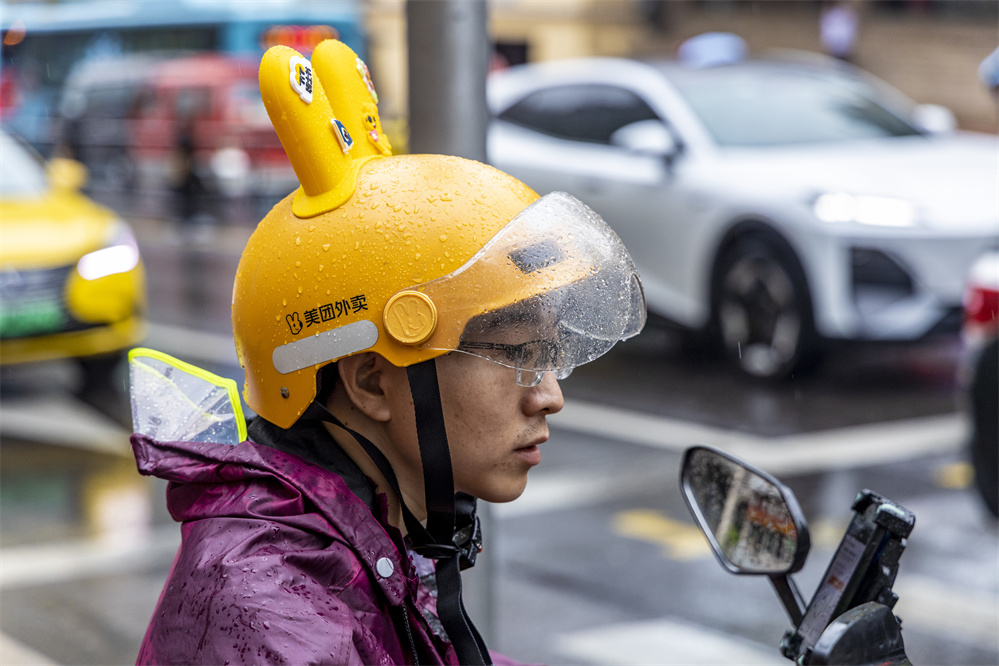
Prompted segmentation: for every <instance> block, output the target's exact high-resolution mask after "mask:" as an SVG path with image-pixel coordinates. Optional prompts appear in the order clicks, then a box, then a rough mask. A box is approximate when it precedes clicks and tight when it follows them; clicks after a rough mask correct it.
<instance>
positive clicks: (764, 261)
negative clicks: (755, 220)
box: [712, 235, 814, 380]
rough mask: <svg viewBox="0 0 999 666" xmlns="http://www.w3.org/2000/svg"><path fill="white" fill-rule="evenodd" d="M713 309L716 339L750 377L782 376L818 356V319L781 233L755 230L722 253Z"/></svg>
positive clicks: (717, 273) (800, 269) (806, 364)
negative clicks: (815, 328) (816, 354)
mask: <svg viewBox="0 0 999 666" xmlns="http://www.w3.org/2000/svg"><path fill="white" fill-rule="evenodd" d="M712 301H713V303H712V310H713V312H712V314H713V318H714V328H715V332H716V335H717V337H718V341H719V343H720V345H721V347H722V349H723V351H724V353H725V355H726V357H727V358H728V359H729V360H730V361H732V363H733V364H734V365H735V367H736V368H737V369H738V370H739V371H740V372H741V373H744V374H746V375H749V376H751V377H755V378H760V379H772V380H777V379H783V378H785V377H788V376H789V375H791V374H792V373H793V372H796V371H803V370H804V369H806V367H808V366H809V365H810V362H811V361H812V360H813V359H814V343H813V339H814V324H813V320H812V307H811V299H810V297H809V294H808V287H807V284H806V282H805V275H804V271H803V270H802V268H801V265H800V264H799V263H798V260H797V258H796V257H795V256H794V252H793V251H792V250H791V248H790V247H789V246H788V245H787V244H786V243H785V242H784V241H783V240H781V239H779V238H776V237H770V236H761V235H752V236H747V237H743V238H741V239H739V240H738V241H736V242H735V243H734V244H733V245H731V246H729V247H728V249H726V250H725V251H724V252H723V253H722V254H721V256H720V258H719V261H718V263H717V270H716V273H715V280H714V289H713V299H712Z"/></svg>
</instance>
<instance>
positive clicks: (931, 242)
mask: <svg viewBox="0 0 999 666" xmlns="http://www.w3.org/2000/svg"><path fill="white" fill-rule="evenodd" d="M488 93H489V104H490V109H491V111H492V114H493V116H494V118H493V121H492V122H491V124H490V129H489V137H488V155H489V160H490V162H491V163H492V164H494V165H496V166H497V167H499V168H500V169H502V170H504V171H507V172H509V173H511V174H513V175H515V176H517V177H519V178H520V179H522V180H523V181H524V182H526V183H527V184H528V185H530V186H532V187H533V188H535V189H536V190H538V191H539V192H540V193H542V194H543V193H546V192H549V191H553V190H563V191H566V192H569V193H571V194H573V195H575V196H577V197H579V198H580V199H582V200H583V201H584V202H586V203H587V204H589V205H590V206H591V207H592V208H594V209H595V210H596V211H597V212H599V213H600V214H601V215H602V216H603V217H604V218H605V219H606V220H607V222H608V223H609V224H610V225H611V226H612V227H613V228H614V229H615V230H616V231H617V232H618V234H619V235H620V236H621V238H622V240H623V241H624V243H625V245H627V247H628V248H629V250H630V251H631V253H632V255H633V256H634V258H635V262H636V264H637V266H638V269H639V271H640V273H641V274H642V281H643V285H644V287H645V295H646V300H647V302H648V304H649V308H650V310H651V312H652V313H653V314H656V315H660V316H661V317H664V318H666V319H667V320H670V321H672V322H674V323H677V324H680V325H681V326H683V327H684V328H686V329H690V330H694V331H700V332H705V333H714V334H717V336H718V340H720V341H721V343H722V344H723V345H724V348H725V349H726V351H727V353H728V355H729V356H730V357H731V359H732V360H733V361H734V362H735V363H736V364H737V365H738V367H739V368H740V369H741V370H742V371H743V372H745V373H748V374H750V375H753V376H758V377H764V378H780V377H785V376H787V375H789V374H790V373H792V372H793V371H795V369H798V368H803V367H804V365H805V364H806V362H807V361H809V360H812V359H813V358H814V357H815V352H816V351H818V349H819V348H820V343H821V342H822V341H824V340H833V339H840V340H913V339H919V338H922V337H924V336H927V335H929V334H931V333H934V332H938V331H951V332H957V330H958V329H959V326H960V320H961V314H960V313H961V309H960V308H961V294H962V288H963V283H964V277H965V275H966V274H967V271H968V268H969V267H970V265H971V263H972V262H973V260H974V259H975V258H976V257H977V256H979V255H980V254H981V253H982V252H984V251H986V250H988V249H990V248H995V247H997V246H999V159H997V155H999V140H997V137H996V136H994V135H984V134H972V133H963V132H955V131H953V116H952V115H950V113H949V112H948V111H947V110H946V109H943V108H942V107H930V106H916V105H915V104H914V103H913V102H911V101H910V100H908V99H907V98H905V97H904V96H902V95H901V94H900V93H898V92H897V91H895V90H894V89H892V88H890V87H888V86H887V84H884V83H883V82H881V81H878V80H877V79H874V78H873V77H871V76H869V75H867V74H865V73H863V72H861V71H859V70H856V69H854V68H850V67H848V66H845V65H841V64H840V65H832V64H829V63H828V62H826V60H825V59H822V58H813V59H811V60H804V59H802V57H800V56H797V57H795V58H793V59H789V58H787V57H785V58H784V59H782V60H781V59H775V60H748V61H742V62H738V63H735V64H730V65H724V66H717V67H708V68H691V67H687V66H684V65H682V64H680V63H678V62H662V63H644V62H638V61H634V60H623V59H581V60H566V61H555V62H551V63H542V64H532V65H522V66H519V67H515V68H511V69H509V70H506V71H502V72H497V73H495V74H493V75H492V76H491V77H490V80H489V85H488ZM933 126H935V127H933Z"/></svg>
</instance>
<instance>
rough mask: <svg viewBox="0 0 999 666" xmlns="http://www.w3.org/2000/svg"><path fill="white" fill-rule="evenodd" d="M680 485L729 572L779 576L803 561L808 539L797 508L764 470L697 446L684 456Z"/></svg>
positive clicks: (792, 570)
mask: <svg viewBox="0 0 999 666" xmlns="http://www.w3.org/2000/svg"><path fill="white" fill-rule="evenodd" d="M680 485H681V487H682V488H683V495H684V499H685V500H686V502H687V506H688V508H689V509H690V512H691V514H692V515H693V516H694V519H695V520H696V521H697V523H698V525H699V526H700V528H701V531H703V532H704V534H705V536H707V538H708V541H709V542H710V543H711V547H712V549H713V550H714V552H715V555H716V556H717V557H718V560H719V561H720V562H721V563H722V565H723V566H724V567H725V568H726V569H728V570H729V571H731V572H732V573H739V574H765V575H769V576H778V575H786V574H790V573H794V572H795V571H798V570H799V569H801V567H802V565H804V563H805V558H806V557H807V555H808V548H809V538H808V527H807V526H806V522H805V519H804V516H803V514H802V512H801V508H800V507H799V506H798V502H797V500H795V498H794V494H793V493H792V492H791V491H790V490H789V489H788V488H787V487H785V486H784V485H783V484H781V483H780V482H779V481H777V480H776V479H774V478H773V477H772V476H770V475H769V474H766V473H765V472H761V471H759V470H757V469H755V468H753V467H751V466H749V465H747V464H746V463H744V462H742V461H740V460H737V459H735V458H733V457H731V456H729V455H727V454H725V453H722V452H721V451H716V450H714V449H709V448H707V447H701V446H697V447H693V448H690V449H688V450H687V452H686V453H685V455H684V460H683V467H682V471H681V475H680Z"/></svg>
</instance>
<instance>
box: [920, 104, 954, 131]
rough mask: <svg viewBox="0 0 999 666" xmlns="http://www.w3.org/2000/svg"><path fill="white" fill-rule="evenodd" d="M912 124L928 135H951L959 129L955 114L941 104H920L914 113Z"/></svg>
mask: <svg viewBox="0 0 999 666" xmlns="http://www.w3.org/2000/svg"><path fill="white" fill-rule="evenodd" d="M912 122H913V124H914V125H915V126H916V127H917V128H919V129H921V130H923V131H924V132H926V133H928V134H949V133H951V132H953V131H954V130H956V129H957V118H955V117H954V112H953V111H951V110H950V109H948V108H947V107H946V106H941V105H939V104H920V105H919V106H917V107H916V108H915V109H913V111H912Z"/></svg>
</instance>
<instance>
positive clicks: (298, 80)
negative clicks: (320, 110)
mask: <svg viewBox="0 0 999 666" xmlns="http://www.w3.org/2000/svg"><path fill="white" fill-rule="evenodd" d="M288 65H289V66H290V67H291V76H290V80H291V88H292V90H294V91H295V92H297V93H298V96H299V97H300V98H302V101H303V102H305V103H306V104H312V63H311V62H309V61H308V60H306V59H305V58H302V57H299V56H294V57H293V58H292V59H291V60H289V61H288Z"/></svg>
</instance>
